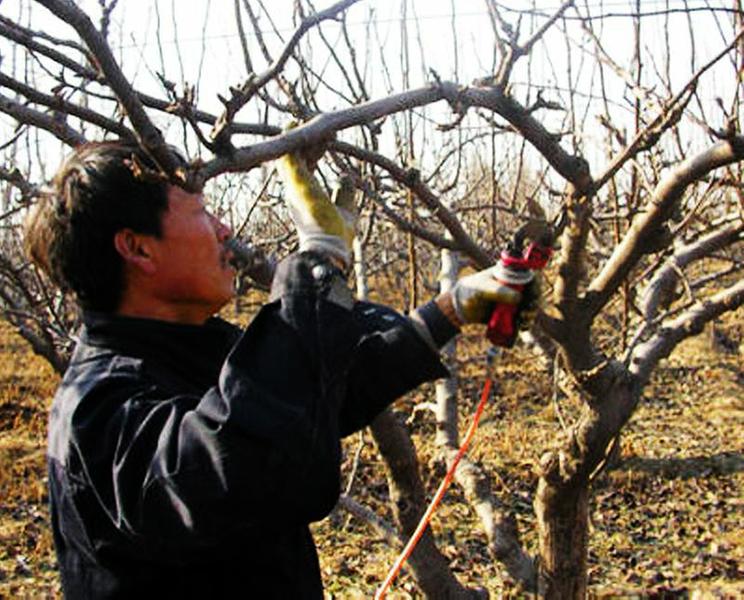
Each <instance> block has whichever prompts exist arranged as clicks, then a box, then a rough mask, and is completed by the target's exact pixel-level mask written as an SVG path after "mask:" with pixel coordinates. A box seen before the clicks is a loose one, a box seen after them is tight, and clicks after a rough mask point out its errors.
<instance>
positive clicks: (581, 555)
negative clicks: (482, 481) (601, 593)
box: [535, 478, 589, 600]
mask: <svg viewBox="0 0 744 600" xmlns="http://www.w3.org/2000/svg"><path fill="white" fill-rule="evenodd" d="M588 507H589V485H588V483H587V482H585V481H582V482H579V483H577V485H576V486H575V487H574V488H573V489H566V488H565V487H563V486H557V485H554V484H551V483H549V482H548V481H547V480H546V479H545V478H541V479H540V482H539V483H538V487H537V495H536V497H535V514H536V516H537V520H538V531H539V542H540V582H539V591H540V595H541V596H542V597H544V598H548V599H552V598H556V599H560V600H570V599H574V598H585V597H586V589H587V575H586V557H587V541H588V534H587V530H588V516H589V512H588V510H589V508H588Z"/></svg>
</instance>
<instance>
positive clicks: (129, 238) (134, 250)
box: [114, 229, 157, 275]
mask: <svg viewBox="0 0 744 600" xmlns="http://www.w3.org/2000/svg"><path fill="white" fill-rule="evenodd" d="M151 240H152V236H149V235H145V234H142V233H137V232H135V231H132V230H131V229H120V230H119V231H117V232H116V233H115V234H114V247H115V248H116V251H117V252H118V253H119V254H120V255H121V257H122V258H123V259H124V263H125V264H127V265H129V267H130V268H134V269H138V270H140V271H142V272H143V273H145V274H147V275H153V274H154V273H155V271H156V270H157V266H156V264H155V262H154V261H153V252H152V247H151V244H150V242H151Z"/></svg>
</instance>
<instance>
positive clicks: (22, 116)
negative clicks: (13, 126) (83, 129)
mask: <svg viewBox="0 0 744 600" xmlns="http://www.w3.org/2000/svg"><path fill="white" fill-rule="evenodd" d="M0 112H4V113H6V114H8V115H10V116H11V117H13V118H14V119H16V120H17V121H18V122H19V123H25V124H28V125H32V126H34V127H38V128H39V129H44V130H45V131H48V132H50V133H51V134H53V135H55V136H56V137H57V138H59V139H60V140H62V141H63V142H64V143H65V144H67V145H69V146H79V145H81V144H84V143H85V142H86V139H85V137H84V136H83V134H81V133H80V132H78V131H76V130H74V129H73V128H72V127H70V126H69V125H68V124H67V123H65V121H64V119H60V118H58V116H54V115H48V114H45V113H42V112H39V111H38V110H34V109H33V108H28V107H26V106H24V105H23V104H20V103H19V102H16V101H15V100H12V99H10V98H8V97H7V96H3V95H2V94H0Z"/></svg>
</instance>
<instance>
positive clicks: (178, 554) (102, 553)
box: [48, 259, 446, 599]
mask: <svg viewBox="0 0 744 600" xmlns="http://www.w3.org/2000/svg"><path fill="white" fill-rule="evenodd" d="M298 260H299V262H298V263H297V264H296V265H295V268H294V269H293V270H292V269H290V270H291V271H292V272H291V273H290V277H289V280H290V281H291V282H294V283H293V284H292V285H290V286H289V287H285V289H284V290H283V295H282V296H281V298H280V299H279V300H277V301H275V302H272V303H270V304H268V305H266V306H264V307H263V308H262V310H261V311H260V312H259V314H258V315H257V316H256V318H255V319H254V320H253V322H252V323H251V324H250V326H249V327H248V328H247V329H246V330H245V331H242V332H241V331H240V330H238V329H236V328H235V327H233V326H231V325H229V324H227V323H226V322H224V321H220V320H217V319H213V320H210V321H209V322H207V323H206V324H205V325H203V326H189V325H178V324H173V323H166V322H162V321H154V320H146V319H132V318H123V317H115V316H111V315H100V314H99V315H94V314H86V315H85V318H84V323H85V324H84V328H83V330H82V334H81V339H80V342H79V344H78V345H77V348H76V350H75V353H74V355H73V358H72V361H71V364H70V367H69V369H68V370H67V372H66V374H65V376H64V379H63V381H62V384H61V386H60V388H59V390H58V392H57V395H56V397H55V400H54V405H53V408H52V413H51V418H50V430H49V451H48V452H49V488H50V499H51V513H52V524H53V529H54V539H55V545H56V549H57V555H58V560H59V566H60V570H61V575H62V586H63V590H64V592H65V595H66V597H68V598H142V597H159V598H165V597H168V598H181V597H200V598H218V597H241V598H261V599H263V598H287V599H302V598H322V587H321V578H320V572H319V568H318V560H317V555H316V552H315V546H314V544H313V541H312V538H311V535H310V532H309V529H308V524H309V523H310V522H312V521H316V520H319V519H322V518H323V517H324V516H326V515H327V514H328V512H329V511H330V510H331V509H332V508H333V506H334V504H335V503H336V500H337V498H338V494H339V488H340V483H339V466H340V460H341V452H340V442H339V440H340V438H341V437H342V436H344V435H346V434H349V433H351V432H353V431H355V430H358V429H360V428H361V427H364V426H365V425H367V424H368V423H369V422H370V420H371V419H372V418H373V417H374V416H375V415H376V414H377V413H378V412H379V411H380V410H382V409H383V408H384V407H385V406H387V405H388V404H390V402H392V401H393V400H394V399H395V398H396V397H398V396H400V395H401V394H403V393H404V392H406V391H408V390H410V389H412V388H413V387H415V386H417V385H418V384H419V383H421V382H423V381H426V380H430V379H434V378H436V377H442V376H445V375H446V371H445V370H444V368H443V367H442V365H441V363H440V362H439V359H438V357H437V356H436V355H435V353H433V352H432V351H431V350H430V349H429V347H428V346H427V345H426V344H425V343H424V342H423V341H422V340H421V339H420V338H419V336H418V335H417V334H416V333H415V332H414V331H413V329H412V328H411V327H410V325H409V324H408V322H407V320H405V319H403V318H402V317H400V316H399V315H397V313H394V312H392V311H390V310H388V309H384V308H382V307H377V306H373V305H368V304H357V305H355V306H354V308H353V309H352V310H346V309H343V308H341V307H340V306H338V305H336V304H334V303H332V302H329V301H328V300H326V299H324V297H323V293H322V292H321V291H319V290H318V286H317V285H315V283H314V282H313V279H312V277H311V276H310V275H309V273H310V271H309V267H308V266H307V265H303V264H302V260H301V259H298Z"/></svg>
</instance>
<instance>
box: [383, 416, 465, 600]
mask: <svg viewBox="0 0 744 600" xmlns="http://www.w3.org/2000/svg"><path fill="white" fill-rule="evenodd" d="M371 429H372V435H373V436H374V439H375V443H376V444H377V448H378V450H379V451H380V454H381V455H382V457H383V459H384V460H385V464H386V465H387V467H388V486H389V488H390V503H391V505H392V507H393V513H394V515H395V520H396V522H397V523H398V526H399V528H400V530H401V531H402V532H403V533H404V534H405V536H406V537H409V536H410V535H411V534H412V533H413V532H414V531H415V530H416V526H417V525H418V523H419V520H420V519H421V516H422V515H423V514H424V510H425V508H426V493H425V491H424V485H423V482H422V481H421V477H420V476H419V471H418V459H417V458H416V450H415V448H414V447H413V443H412V442H411V438H410V437H409V435H408V432H407V431H406V430H405V428H404V427H403V425H401V424H400V423H399V422H398V421H397V420H396V418H395V416H394V415H393V414H392V412H390V410H389V409H387V410H385V411H384V412H383V413H382V414H380V415H379V416H378V417H377V418H376V419H375V420H374V421H373V422H372V425H371ZM408 564H409V565H410V567H411V569H412V571H413V576H414V578H415V579H416V582H417V583H418V585H419V587H420V588H421V590H422V591H423V592H424V594H425V595H426V598H427V599H429V600H460V599H462V600H466V599H472V598H478V597H479V593H478V592H476V591H474V590H469V589H467V588H466V587H464V586H462V585H461V584H460V583H459V582H458V581H457V579H456V578H455V576H454V575H453V574H452V571H451V570H450V568H449V562H448V561H447V559H446V558H445V557H444V556H443V555H442V554H441V552H439V549H438V548H437V547H436V544H435V543H434V536H433V535H432V533H431V528H430V527H428V528H427V529H426V531H424V534H423V535H422V536H421V539H420V540H419V543H418V545H417V546H416V549H415V550H414V551H413V553H412V554H411V556H410V558H409V559H408Z"/></svg>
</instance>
